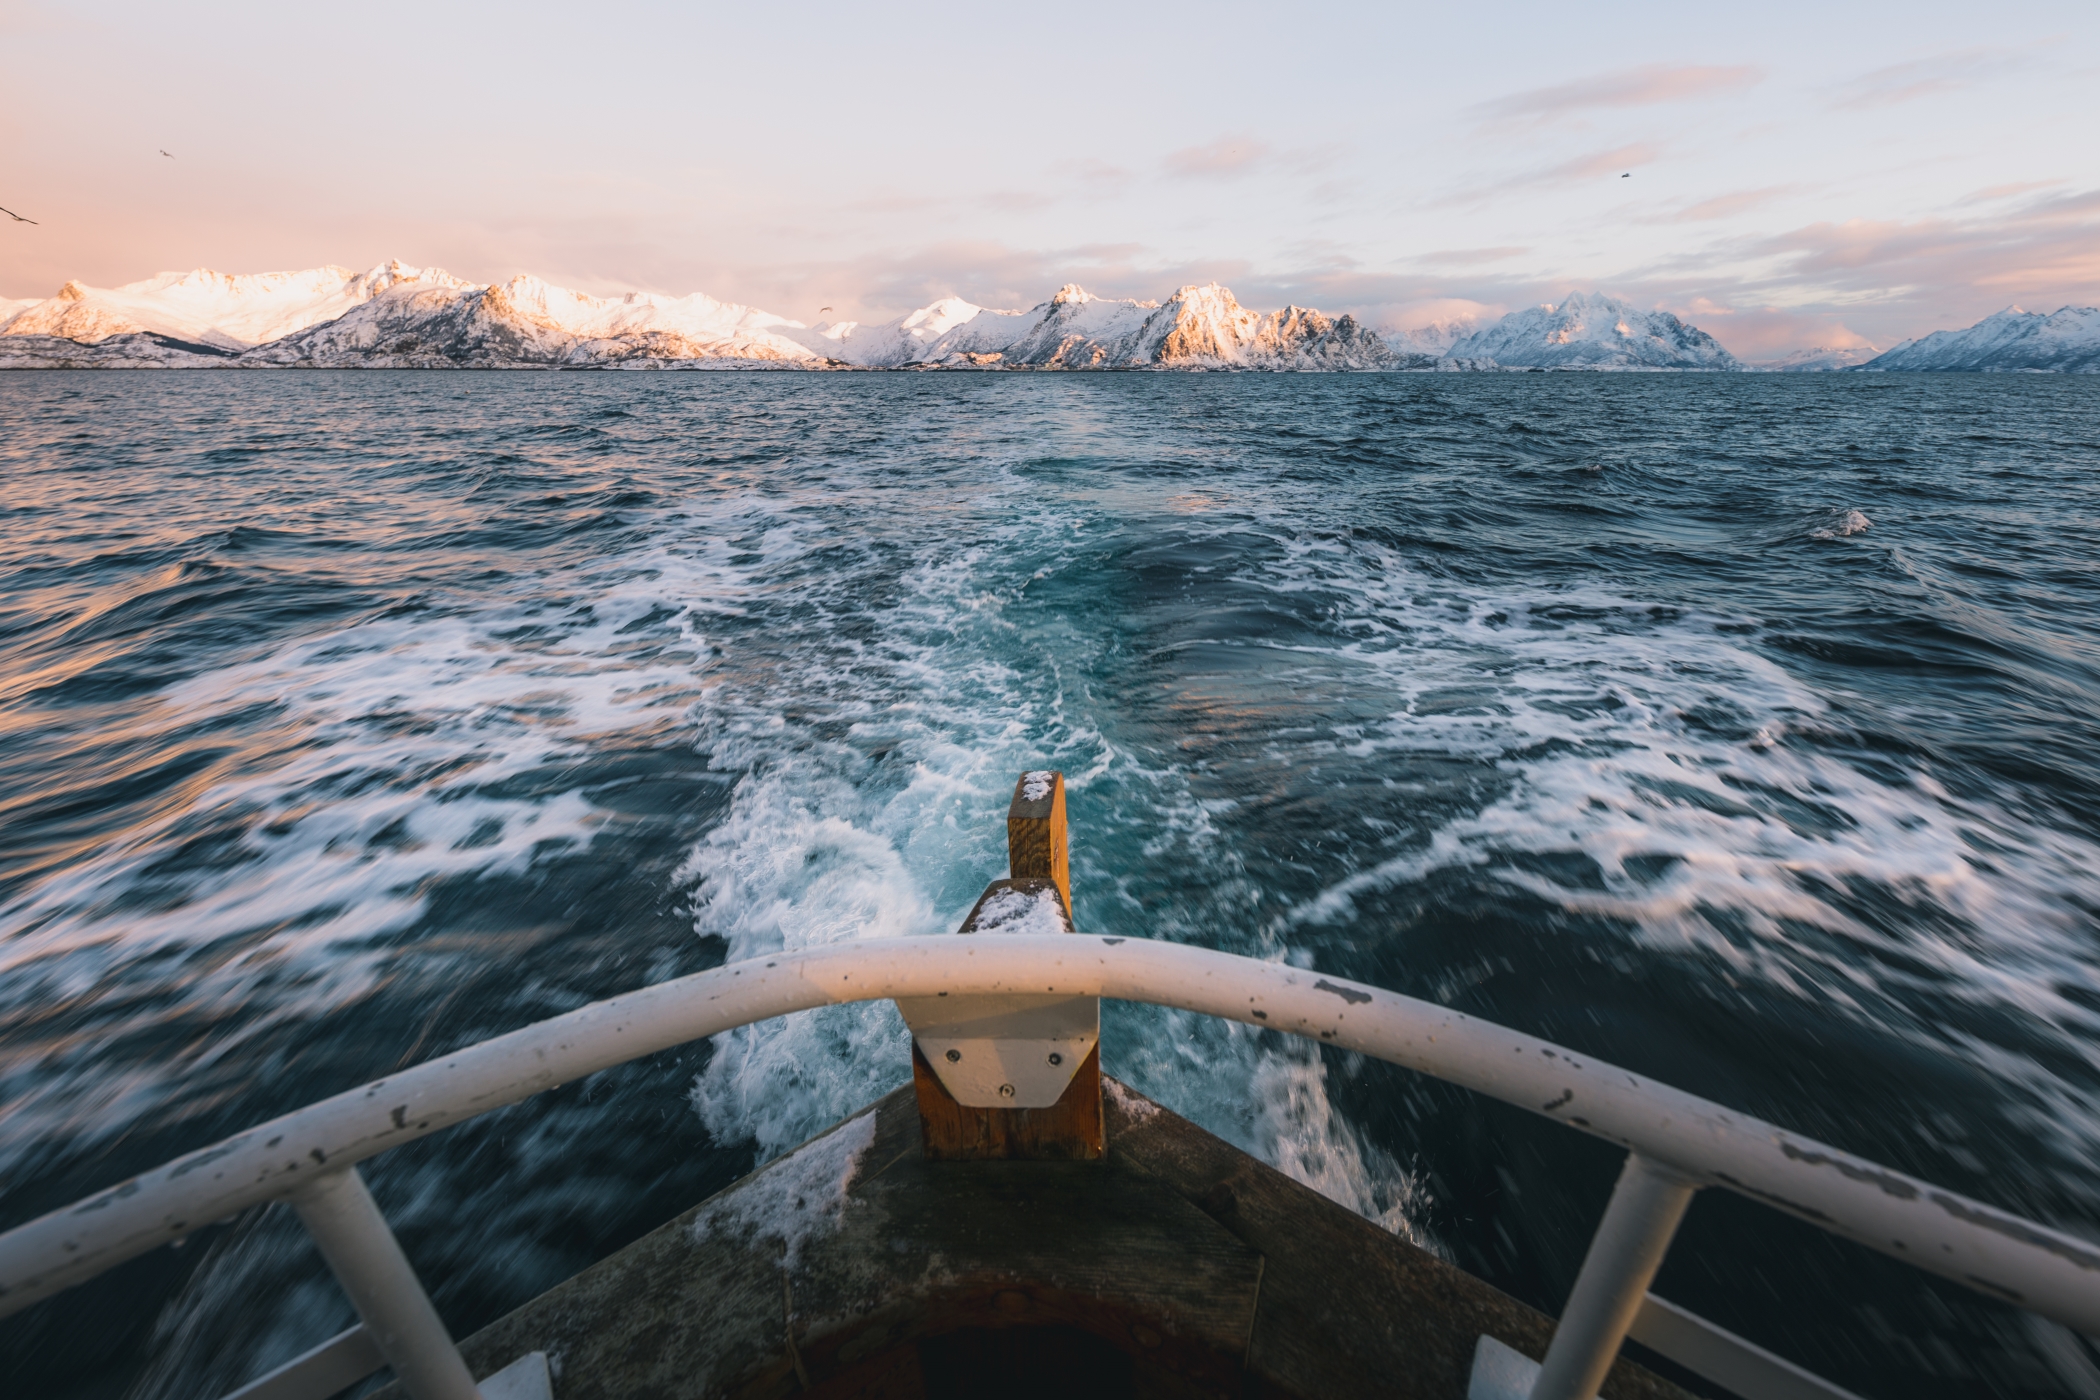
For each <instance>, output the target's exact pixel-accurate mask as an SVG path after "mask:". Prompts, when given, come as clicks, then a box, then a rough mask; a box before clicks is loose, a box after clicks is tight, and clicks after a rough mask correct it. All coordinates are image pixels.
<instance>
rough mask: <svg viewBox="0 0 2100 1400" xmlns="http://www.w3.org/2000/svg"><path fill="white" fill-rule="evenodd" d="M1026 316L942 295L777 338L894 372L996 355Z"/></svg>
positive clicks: (1019, 328)
mask: <svg viewBox="0 0 2100 1400" xmlns="http://www.w3.org/2000/svg"><path fill="white" fill-rule="evenodd" d="M1038 309H1040V308H1038ZM1028 318H1029V313H1028V312H1025V311H992V310H988V309H986V308H985V307H982V306H977V305H974V304H972V303H970V302H967V301H964V300H963V299H962V298H961V297H943V298H941V300H939V301H937V302H935V303H934V304H933V305H931V306H922V307H920V308H919V309H918V310H917V311H912V312H908V313H906V314H905V315H902V316H899V317H898V318H897V319H896V320H894V321H884V322H882V323H880V324H879V325H873V326H870V325H864V324H862V323H861V322H858V321H839V322H836V323H833V324H830V325H821V326H818V327H817V328H816V329H815V330H806V331H805V330H795V331H784V332H782V334H784V335H786V336H788V337H789V338H791V339H793V340H795V341H797V342H799V343H800V344H802V345H803V346H805V347H807V348H808V349H810V350H813V351H815V352H817V353H818V354H821V355H828V356H831V357H832V358H834V359H838V360H843V361H845V362H846V363H847V364H849V365H864V366H868V367H870V368H882V369H895V368H898V367H900V366H904V365H937V364H942V363H948V362H955V361H957V360H960V361H961V362H963V363H970V362H971V360H970V357H972V356H980V355H997V354H998V353H999V352H1000V351H1002V350H1004V349H1005V348H1006V347H1007V346H1008V345H1009V344H1011V343H1012V342H1013V340H1014V339H1015V338H1016V337H1017V336H1019V335H1020V334H1021V333H1022V331H1023V330H1024V329H1025V328H1026V325H1027V322H1028Z"/></svg>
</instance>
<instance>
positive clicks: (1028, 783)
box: [1006, 769, 1072, 914]
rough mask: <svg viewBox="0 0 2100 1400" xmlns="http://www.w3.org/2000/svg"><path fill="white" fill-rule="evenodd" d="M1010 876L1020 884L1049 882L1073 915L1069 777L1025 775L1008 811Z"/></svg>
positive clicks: (1042, 771) (1045, 771) (1044, 773)
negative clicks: (1068, 838)
mask: <svg viewBox="0 0 2100 1400" xmlns="http://www.w3.org/2000/svg"><path fill="white" fill-rule="evenodd" d="M1006 865H1007V871H1006V873H1007V874H1009V875H1011V876H1012V877H1013V878H1014V879H1016V880H1049V881H1051V882H1052V883H1054V884H1055V885H1056V886H1057V893H1058V897H1059V898H1060V899H1062V900H1064V902H1065V912H1066V913H1067V914H1070V913H1071V912H1072V860H1071V849H1070V847H1069V846H1068V845H1067V843H1066V840H1065V775H1064V774H1062V773H1055V772H1051V771H1050V770H1048V769H1039V770H1037V771H1035V772H1032V773H1023V774H1022V775H1021V777H1020V780H1019V781H1018V782H1016V783H1015V784H1014V800H1013V803H1012V805H1010V806H1009V807H1008V808H1007V809H1006Z"/></svg>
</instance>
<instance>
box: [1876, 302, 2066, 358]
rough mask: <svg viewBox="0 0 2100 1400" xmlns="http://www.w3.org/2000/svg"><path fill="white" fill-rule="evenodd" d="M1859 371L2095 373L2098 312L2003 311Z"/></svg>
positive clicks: (1911, 343)
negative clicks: (2044, 312) (2046, 313)
mask: <svg viewBox="0 0 2100 1400" xmlns="http://www.w3.org/2000/svg"><path fill="white" fill-rule="evenodd" d="M1860 369H1861V370H1863V371H1868V372H1874V371H1881V372H1886V371H1890V370H1914V371H1915V370H1924V371H1939V372H1949V371H1952V372H1968V373H1986V374H1988V373H2001V374H2002V373H2014V372H2020V371H2027V372H2030V373H2034V372H2040V373H2054V374H2100V307H2091V306H2062V307H2059V308H2057V309H2056V310H2055V311H2053V312H2050V313H2049V314H2048V315H2046V316H2045V315H2043V314H2042V313H2040V312H2038V311H2025V310H2022V309H2021V308H2020V307H2017V306H2009V307H2007V308H2006V309H2005V310H2003V311H1999V312H1996V313H1994V314H1992V315H1989V316H1986V317H1984V318H1983V319H1982V320H1981V321H1978V322H1977V323H1976V324H1975V325H1973V326H1966V327H1964V328H1962V329H1961V330H1956V331H1934V332H1932V333H1931V334H1930V335H1924V336H1919V337H1918V338H1917V339H1915V340H1906V341H1904V342H1903V343H1902V344H1901V345H1898V346H1896V347H1895V348H1894V349H1892V350H1890V351H1888V352H1887V353H1885V354H1882V355H1878V356H1876V357H1875V358H1874V359H1871V360H1869V361H1867V362H1866V363H1865V364H1863V365H1861V366H1860Z"/></svg>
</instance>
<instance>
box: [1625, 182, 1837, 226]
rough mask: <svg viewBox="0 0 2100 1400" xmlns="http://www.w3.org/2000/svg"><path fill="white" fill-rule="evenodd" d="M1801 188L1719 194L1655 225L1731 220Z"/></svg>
mask: <svg viewBox="0 0 2100 1400" xmlns="http://www.w3.org/2000/svg"><path fill="white" fill-rule="evenodd" d="M1799 188H1801V187H1800V186H1799V185H1767V186H1765V187H1764V188H1763V189H1757V190H1737V191H1736V192H1735V193H1733V194H1717V195H1715V196H1714V197H1713V198H1712V199H1703V200H1701V201H1699V203H1697V204H1693V205H1689V206H1687V207H1686V208H1683V209H1680V210H1678V211H1677V212H1676V213H1674V214H1665V215H1663V216H1662V217H1660V218H1659V219H1654V220H1650V221H1649V222H1654V223H1670V224H1697V223H1706V222H1709V221H1711V220H1714V219H1729V218H1733V217H1735V216H1736V215H1737V214H1741V213H1743V212H1745V211H1747V210H1751V209H1755V208H1757V207H1758V206H1759V205H1761V204H1769V203H1771V202H1772V201H1773V200H1775V199H1777V198H1779V197H1780V196H1781V195H1783V194H1790V193H1792V192H1793V191H1795V190H1797V189H1799Z"/></svg>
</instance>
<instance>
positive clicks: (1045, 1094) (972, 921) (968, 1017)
mask: <svg viewBox="0 0 2100 1400" xmlns="http://www.w3.org/2000/svg"><path fill="white" fill-rule="evenodd" d="M1073 931H1074V930H1073V928H1072V916H1071V915H1070V914H1069V913H1067V912H1066V911H1065V905H1064V899H1063V897H1062V895H1061V894H1060V892H1059V890H1058V888H1057V886H1056V884H1055V883H1054V882H1053V881H1051V880H1048V879H1031V880H994V881H993V882H992V883H991V884H990V885H987V886H986V887H985V891H984V893H983V894H982V895H980V896H979V897H978V900H977V907H976V908H975V909H972V910H971V911H970V917H969V918H968V919H966V920H965V921H964V922H963V926H962V928H961V930H960V932H962V933H965V934H1000V933H1071V932H1073ZM897 1009H898V1010H899V1011H901V1012H903V1013H904V1023H905V1024H906V1025H908V1026H910V1027H911V1033H912V1035H913V1036H914V1037H916V1038H917V1040H918V1042H919V1053H920V1054H921V1055H923V1056H924V1057H925V1059H926V1063H927V1066H928V1067H929V1068H931V1069H932V1070H933V1072H934V1075H935V1076H936V1077H937V1078H938V1079H939V1080H940V1081H941V1087H942V1088H944V1089H946V1090H947V1091H948V1092H949V1094H950V1095H952V1096H953V1097H954V1099H955V1101H956V1102H957V1103H959V1104H962V1105H964V1106H965V1107H968V1108H1048V1107H1050V1106H1051V1105H1052V1104H1055V1103H1056V1102H1057V1101H1058V1099H1059V1098H1061V1097H1063V1095H1064V1092H1065V1088H1066V1086H1067V1085H1069V1084H1070V1083H1071V1082H1072V1076H1073V1075H1074V1074H1075V1073H1077V1072H1078V1069H1079V1066H1080V1065H1081V1064H1082V1063H1084V1061H1085V1060H1086V1057H1087V1056H1088V1055H1089V1054H1091V1053H1092V1052H1093V1049H1094V1047H1095V1046H1096V1045H1097V1044H1099V1043H1100V1040H1101V999H1100V998H1099V997H1092V996H1068V995H1063V994H1059V993H1054V992H1044V993H1026V992H1016V993H1011V994H999V995H994V996H956V997H951V996H937V997H899V998H897Z"/></svg>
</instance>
